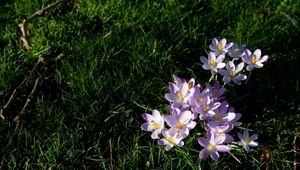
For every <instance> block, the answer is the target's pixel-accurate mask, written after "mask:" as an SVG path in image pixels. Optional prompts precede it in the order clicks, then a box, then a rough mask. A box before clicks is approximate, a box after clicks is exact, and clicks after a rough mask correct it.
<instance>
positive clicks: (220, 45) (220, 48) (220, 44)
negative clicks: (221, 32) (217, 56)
mask: <svg viewBox="0 0 300 170" xmlns="http://www.w3.org/2000/svg"><path fill="white" fill-rule="evenodd" d="M217 48H218V51H221V50H222V48H223V44H222V43H219V44H218V47H217Z"/></svg>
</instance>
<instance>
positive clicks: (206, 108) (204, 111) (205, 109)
mask: <svg viewBox="0 0 300 170" xmlns="http://www.w3.org/2000/svg"><path fill="white" fill-rule="evenodd" d="M196 102H197V104H196V107H195V109H194V112H196V113H198V114H200V115H199V118H200V120H206V119H208V118H209V117H211V116H214V115H215V111H214V110H215V109H217V108H218V107H219V106H220V105H221V103H220V102H214V101H212V100H211V99H210V97H209V96H208V95H207V96H205V97H204V98H200V99H199V100H197V101H196Z"/></svg>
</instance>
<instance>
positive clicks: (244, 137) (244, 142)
mask: <svg viewBox="0 0 300 170" xmlns="http://www.w3.org/2000/svg"><path fill="white" fill-rule="evenodd" d="M238 137H239V138H240V140H241V141H239V142H238V145H239V146H243V147H244V148H245V150H246V151H247V152H249V151H250V147H249V146H252V147H255V146H257V145H258V143H257V142H255V141H254V140H256V139H257V137H258V135H257V134H254V135H252V136H250V137H249V131H248V130H244V132H243V134H241V133H240V132H238Z"/></svg>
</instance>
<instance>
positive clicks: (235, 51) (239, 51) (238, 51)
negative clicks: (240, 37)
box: [228, 43, 246, 59]
mask: <svg viewBox="0 0 300 170" xmlns="http://www.w3.org/2000/svg"><path fill="white" fill-rule="evenodd" d="M245 48H246V45H245V44H243V45H241V46H240V47H239V46H238V45H237V43H233V45H232V46H231V47H230V49H229V50H228V55H229V56H230V57H231V58H234V59H238V58H239V57H240V56H242V55H243V53H244V51H245Z"/></svg>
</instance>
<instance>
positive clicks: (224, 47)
mask: <svg viewBox="0 0 300 170" xmlns="http://www.w3.org/2000/svg"><path fill="white" fill-rule="evenodd" d="M226 42H227V41H226V39H225V38H223V39H221V40H220V41H218V40H217V39H216V38H213V39H212V44H210V45H209V48H210V49H211V50H212V51H214V53H215V54H216V55H218V54H222V53H227V52H228V49H229V48H230V47H231V46H232V45H233V43H229V44H226Z"/></svg>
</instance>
